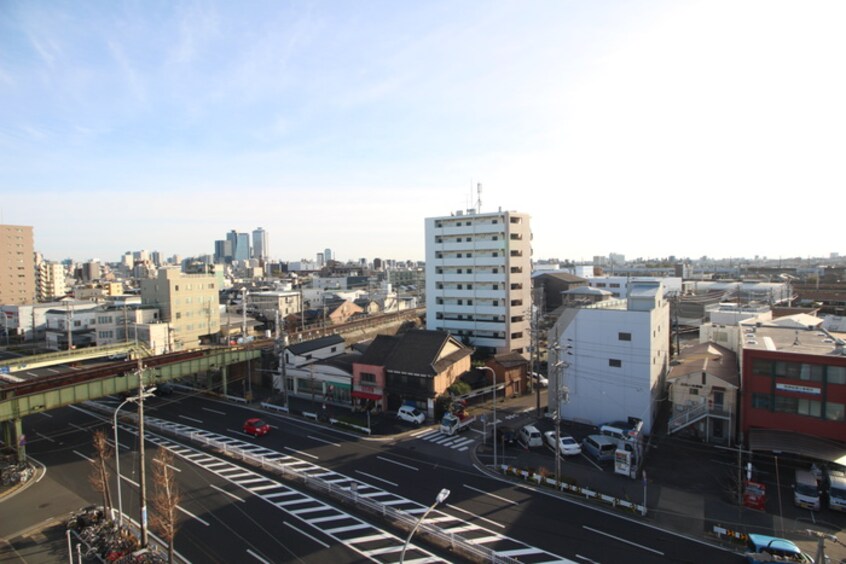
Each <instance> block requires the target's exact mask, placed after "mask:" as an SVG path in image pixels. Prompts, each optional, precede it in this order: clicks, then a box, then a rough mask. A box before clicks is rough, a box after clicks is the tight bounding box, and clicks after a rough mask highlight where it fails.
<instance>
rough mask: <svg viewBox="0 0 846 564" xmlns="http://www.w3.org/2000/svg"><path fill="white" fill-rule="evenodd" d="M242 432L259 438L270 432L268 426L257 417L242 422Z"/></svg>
mask: <svg viewBox="0 0 846 564" xmlns="http://www.w3.org/2000/svg"><path fill="white" fill-rule="evenodd" d="M244 432H245V433H247V434H248V435H252V436H254V437H261V436H262V435H266V434H267V433H269V432H270V425H268V424H267V423H265V422H264V421H262V420H261V419H259V418H258V417H253V418H252V419H247V420H246V421H244Z"/></svg>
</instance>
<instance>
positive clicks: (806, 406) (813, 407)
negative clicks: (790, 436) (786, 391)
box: [797, 399, 822, 417]
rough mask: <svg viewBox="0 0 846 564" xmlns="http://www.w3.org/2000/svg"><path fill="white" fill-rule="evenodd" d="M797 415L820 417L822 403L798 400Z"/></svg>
mask: <svg viewBox="0 0 846 564" xmlns="http://www.w3.org/2000/svg"><path fill="white" fill-rule="evenodd" d="M797 413H798V414H799V415H808V416H810V417H821V416H822V402H818V401H815V400H810V399H800V400H799V405H798V410H797Z"/></svg>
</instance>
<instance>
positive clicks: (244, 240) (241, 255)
mask: <svg viewBox="0 0 846 564" xmlns="http://www.w3.org/2000/svg"><path fill="white" fill-rule="evenodd" d="M226 240H227V241H229V243H230V244H231V245H232V260H240V261H246V260H249V258H250V236H249V235H248V234H247V233H238V232H236V231H235V230H234V229H233V230H232V231H230V232H229V233H227V234H226Z"/></svg>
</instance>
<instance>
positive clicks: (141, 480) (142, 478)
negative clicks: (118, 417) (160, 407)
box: [138, 358, 147, 548]
mask: <svg viewBox="0 0 846 564" xmlns="http://www.w3.org/2000/svg"><path fill="white" fill-rule="evenodd" d="M138 437H139V440H138V443H139V446H138V455H139V460H140V461H139V469H138V484H139V488H138V489H139V490H141V491H140V493H141V548H146V547H147V476H146V472H145V467H144V367H143V366H142V365H141V359H140V358H139V359H138Z"/></svg>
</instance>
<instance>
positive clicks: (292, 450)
mask: <svg viewBox="0 0 846 564" xmlns="http://www.w3.org/2000/svg"><path fill="white" fill-rule="evenodd" d="M285 450H290V451H291V452H296V453H297V454H300V455H302V456H308V457H310V458H313V459H315V460H320V457H318V456H314V455H313V454H309V453H307V452H303V451H301V450H297V449H295V448H291V447H285Z"/></svg>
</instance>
